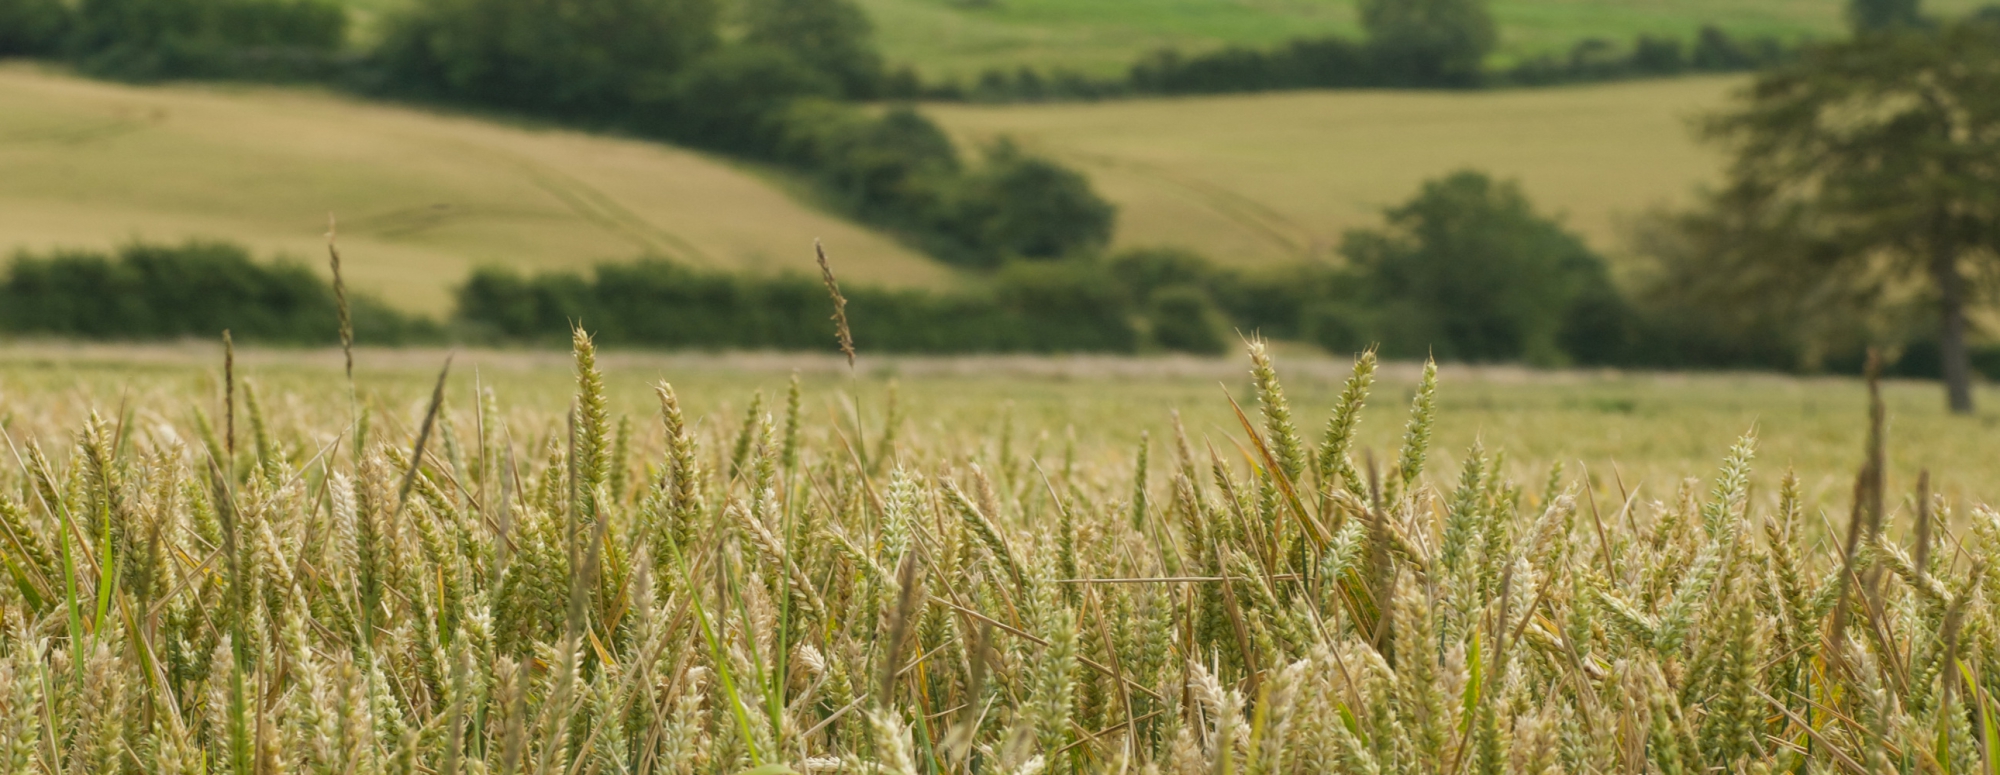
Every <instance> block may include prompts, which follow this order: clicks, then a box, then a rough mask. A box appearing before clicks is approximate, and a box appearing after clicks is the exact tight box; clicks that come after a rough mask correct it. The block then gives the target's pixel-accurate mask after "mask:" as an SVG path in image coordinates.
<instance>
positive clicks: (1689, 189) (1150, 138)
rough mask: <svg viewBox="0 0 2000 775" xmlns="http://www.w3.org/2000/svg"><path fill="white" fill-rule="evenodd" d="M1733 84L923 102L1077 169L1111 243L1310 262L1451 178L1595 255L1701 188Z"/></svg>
mask: <svg viewBox="0 0 2000 775" xmlns="http://www.w3.org/2000/svg"><path fill="white" fill-rule="evenodd" d="M1746 84H1747V81H1745V80H1743V79H1740V78H1735V77H1700V78H1680V79H1673V80H1660V81H1644V82H1636V83H1619V84H1599V85H1591V86H1572V87H1561V88H1549V89H1520V90H1507V91H1491V92H1472V93H1462V92H1461V93H1451V92H1398V91H1333V92H1291V93H1280V94H1261V95H1244V96H1223V97H1189V98H1176V99H1145V100H1120V101H1115V102H1104V103H1091V104H1051V105H1008V106H974V105H935V106H931V107H930V108H928V109H927V110H928V112H929V113H930V115H932V116H933V117H935V118H936V119H937V120H938V121H939V122H940V123H942V124H943V125H944V126H945V127H946V128H947V129H949V130H951V131H952V133H953V134H955V135H957V136H959V137H960V138H962V139H965V140H968V141H971V142H972V143H974V144H978V143H985V142H992V141H994V140H995V139H997V138H999V137H1002V136H1007V137H1012V138H1014V139H1015V140H1016V141H1018V142H1019V143H1020V144H1022V145H1023V146H1024V147H1027V148H1031V149H1033V150H1036V151H1039V152H1042V153H1046V154H1049V155H1051V156H1053V157H1055V158H1057V159H1060V160H1062V161H1063V162H1065V163H1067V164H1071V165H1073V166H1076V167H1077V168H1079V169H1082V170H1084V171H1085V172H1087V173H1088V174H1089V175H1090V177H1091V181H1092V182H1093V183H1094V184H1096V186H1097V187H1098V190H1099V191H1100V192H1102V193H1103V194H1104V195H1105V197H1106V198H1108V199H1110V200H1111V201H1112V202H1114V203H1116V204H1117V205H1118V207H1119V228H1118V235H1117V242H1118V243H1119V244H1120V245H1130V246H1137V245H1148V246H1151V245H1177V246H1184V247H1189V248H1193V249H1195V250H1198V251H1201V252H1203V253H1205V254H1207V255H1209V256H1211V257H1213V258H1215V259H1217V260H1219V261H1223V262H1225V263H1233V264H1238V265H1255V264H1273V263H1282V262H1287V261H1294V260H1300V259H1306V260H1326V259H1328V258H1329V257H1330V256H1332V254H1333V251H1334V250H1335V249H1336V248H1338V246H1339V244H1340V238H1341V235H1342V234H1344V233H1345V232H1346V231H1347V230H1348V229H1355V228H1374V227H1378V226H1379V225H1380V224H1381V221H1382V210H1383V209H1384V208H1387V207H1389V206H1392V205H1395V204H1398V203H1401V202H1403V201H1405V200H1407V199H1409V198H1410V197H1411V196H1414V195H1415V194H1416V192H1417V189H1418V186H1419V185H1420V184H1421V183H1422V182H1423V181H1425V180H1428V179H1431V178H1436V177H1441V176H1443V175H1446V174H1448V173H1451V172H1453V171H1456V170H1458V169H1461V168H1468V167H1469V168H1473V169H1479V170H1483V171H1485V172H1488V173H1491V174H1493V175H1495V176H1499V177H1503V178H1515V179H1518V180H1520V182H1521V185H1522V187H1523V188H1524V189H1525V190H1526V191H1527V193H1528V196H1529V197H1530V198H1531V199H1532V200H1533V202H1534V203H1535V206H1536V207H1538V208H1540V209H1541V210H1542V211H1544V212H1547V213H1552V214H1556V215H1559V216H1562V217H1563V218H1564V219H1565V221H1566V223H1567V225H1568V226H1569V228H1571V229H1573V230H1575V231H1577V232H1578V233H1580V234H1582V235H1583V236H1584V237H1585V238H1586V239H1587V240H1588V241H1589V242H1590V243H1591V245H1592V246H1593V247H1595V248H1596V249H1598V250H1599V251H1602V252H1607V253H1617V252H1619V251H1620V250H1621V249H1622V248H1624V246H1625V245H1626V243H1627V234H1626V225H1627V224H1628V223H1629V222H1630V220H1631V219H1632V218H1633V217H1636V216H1639V215H1642V214H1644V213H1645V212H1646V211H1648V210H1650V209H1653V208H1656V207H1668V206H1674V205H1686V204H1689V203H1691V202H1692V200H1693V196H1694V194H1695V193H1696V191H1697V190H1698V189H1699V188H1700V187H1701V186H1703V185H1705V184H1709V183H1711V182H1713V181H1715V180H1717V179H1718V178H1719V175H1720V173H1721V171H1722V165H1723V163H1724V160H1723V156H1722V154H1721V153H1720V151H1719V149H1716V148H1712V147H1709V146H1705V145H1702V144H1701V143H1699V142H1697V141H1696V139H1695V137H1694V133H1693V131H1692V130H1693V126H1692V124H1693V122H1694V121H1696V120H1697V119H1699V118H1700V117H1701V116H1703V115H1704V114H1707V113H1711V112H1714V111H1718V110H1721V109H1722V108H1724V107H1725V106H1726V105H1727V104H1728V97H1729V95H1730V94H1731V92H1732V91H1734V90H1735V89H1737V88H1739V87H1741V86H1743V85H1746Z"/></svg>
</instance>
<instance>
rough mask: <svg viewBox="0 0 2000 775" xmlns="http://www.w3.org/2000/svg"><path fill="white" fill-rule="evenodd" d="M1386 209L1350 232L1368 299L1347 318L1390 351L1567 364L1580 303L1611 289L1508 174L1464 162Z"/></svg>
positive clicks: (1596, 265) (1590, 258)
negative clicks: (1383, 220) (1375, 222)
mask: <svg viewBox="0 0 2000 775" xmlns="http://www.w3.org/2000/svg"><path fill="white" fill-rule="evenodd" d="M1388 220H1389V228H1388V229H1387V230H1384V231H1366V230H1357V231H1352V232H1348V234H1347V236H1346V238H1345V239H1344V240H1343V241H1342V243H1341V248H1340V252H1341V254H1342V255H1344V256H1345V257H1346V258H1347V260H1348V261H1349V262H1350V264H1351V265H1352V267H1353V269H1354V271H1355V272H1356V273H1357V274H1358V275H1359V277H1358V280H1359V281H1360V283H1361V284H1362V286H1363V287H1364V289H1365V290H1364V291H1363V293H1362V294H1361V296H1360V298H1361V299H1363V300H1365V302H1366V303H1365V305H1350V306H1349V310H1351V312H1352V313H1353V314H1356V315H1359V316H1361V317H1362V319H1360V320H1348V321H1340V322H1342V324H1343V325H1347V326H1352V327H1353V328H1354V329H1355V330H1358V331H1361V332H1364V333H1366V334H1368V335H1370V336H1371V338H1374V339H1376V340H1379V341H1381V343H1382V346H1383V348H1384V351H1385V352H1387V353H1389V354H1391V355H1397V356H1420V355H1423V354H1424V352H1425V351H1427V350H1428V351H1432V352H1435V353H1436V354H1437V355H1438V356H1439V357H1441V358H1453V359H1461V360H1470V361H1499V360H1527V361H1529V362H1533V363H1544V364H1549V363H1559V362H1562V361H1563V360H1566V359H1567V355H1566V354H1565V353H1564V351H1563V348H1562V344H1563V340H1564V339H1565V338H1566V337H1565V331H1564V325H1565V323H1566V322H1568V321H1569V320H1570V319H1571V318H1572V316H1571V307H1572V305H1573V304H1574V302H1576V301H1577V300H1578V299H1580V298H1585V297H1586V294H1587V292H1590V291H1593V290H1597V289H1599V288H1607V289H1608V280H1607V279H1606V276H1605V272H1604V265H1603V261H1602V259H1600V258H1598V257H1597V255H1596V254H1594V253H1592V252H1590V249H1589V248H1588V247H1586V246H1585V245H1584V244H1583V241H1582V240H1580V239H1578V238H1577V237H1576V236H1575V235H1573V234H1570V233H1569V232H1567V231H1564V230H1563V228H1562V227H1561V225H1559V224H1557V223H1556V222H1555V221H1552V220H1550V219H1548V218H1546V217H1543V216H1542V215H1540V214H1538V213H1536V212H1535V210H1534V208H1533V206H1531V205H1530V204H1529V203H1528V198H1527V195H1526V194H1523V193H1522V192H1521V187H1520V186H1519V185H1517V184H1515V183H1513V182H1510V181H1494V180H1493V179H1492V178H1489V177H1487V176H1486V175H1484V174H1482V173H1479V172H1475V171H1471V170H1464V171H1460V172H1456V173H1453V174H1451V175H1449V176H1446V177H1444V178H1442V179H1439V180H1432V181H1429V182H1426V183H1425V184H1424V185H1423V189H1422V190H1421V191H1419V192H1418V193H1417V195H1416V196H1415V197H1414V198H1412V199H1411V200H1410V201H1409V202H1407V203H1404V204H1402V205H1400V206H1398V207H1395V208H1392V209H1390V210H1389V212H1388ZM1329 324H1330V321H1325V320H1322V321H1319V323H1318V324H1317V325H1318V326H1319V327H1322V328H1325V327H1327V326H1328V325H1329Z"/></svg>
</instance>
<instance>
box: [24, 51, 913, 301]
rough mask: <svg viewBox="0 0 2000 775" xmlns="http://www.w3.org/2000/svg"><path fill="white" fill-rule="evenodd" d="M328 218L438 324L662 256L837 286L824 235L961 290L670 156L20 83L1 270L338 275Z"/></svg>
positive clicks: (847, 261)
mask: <svg viewBox="0 0 2000 775" xmlns="http://www.w3.org/2000/svg"><path fill="white" fill-rule="evenodd" d="M328 212H333V213H336V214H338V216H339V218H340V223H341V227H340V233H341V243H342V245H343V247H344V253H345V256H346V261H347V265H348V267H349V269H348V272H349V277H350V278H351V282H353V283H354V284H355V285H357V286H358V287H361V288H364V289H367V290H371V291H374V292H376V293H379V294H381V295H382V296H383V297H385V298H387V299H388V300H390V301H391V302H394V303H396V304H399V305H401V306H404V307H408V308H411V309H417V310H425V311H432V312H438V311H443V310H444V309H445V308H446V307H447V305H448V295H447V293H448V290H449V288H450V287H451V285H452V284H453V283H456V282H458V281H459V280H461V279H462V278H463V277H464V276H465V274H466V272H467V270H469V269H470V268H472V267H473V266H475V265H478V264H482V263H499V264H507V265H513V266H520V267H525V268H530V269H533V268H558V267H566V268H573V267H578V266H582V265H587V264H590V263H594V262H597V261H600V260H606V259H620V260H623V259H629V258H632V257H634V256H637V255H640V254H654V255H663V256H669V257H672V258H675V259H678V260H681V261H685V262H687V263H689V264H693V265H697V266H706V267H715V268H730V269H745V270H753V271H765V272H770V271H778V270H780V269H781V268H790V269H795V270H798V271H802V272H803V271H809V270H811V271H816V270H814V269H813V266H812V261H811V245H812V240H813V239H814V238H815V237H821V238H824V239H825V240H826V241H827V243H828V244H829V245H830V246H832V248H833V249H834V251H835V253H836V255H837V256H838V257H839V258H840V263H841V269H842V272H843V276H844V277H845V278H850V279H852V280H854V281H859V282H873V283H885V284H893V285H922V286H931V285H939V284H949V283H951V282H952V279H951V278H952V276H951V274H950V272H949V270H947V269H944V268H942V267H941V265H939V264H937V263H935V262H933V261H930V260H929V259H928V258H926V257H924V256H923V255H921V254H919V253H916V252H913V251H911V250H909V249H907V248H904V247H902V246H900V245H899V244H897V243H896V242H894V241H892V240H891V239H889V238H887V237H886V236H883V235H881V234H878V233H874V232H871V231H868V230H866V229H863V228H861V227H857V226H855V225H853V224H851V223H849V222H847V221H844V220H841V219H839V218H837V217H834V216H831V215H828V214H825V213H821V212H817V211H814V210H812V209H810V208H808V207H806V206H804V205H801V204H800V203H799V202H798V201H795V200H794V199H793V198H792V197H790V196H788V195H787V194H786V193H785V192H784V191H782V190H781V189H780V188H779V187H777V186H774V185H772V184H771V182H769V181H767V180H764V179H760V178H759V177H757V176H756V175H754V174H750V173H748V172H746V171H744V170H742V169H738V168H736V167H733V166H731V165H729V164H726V163H723V162H720V161H718V160H716V159H714V158H711V157H707V156H703V155H700V154H695V153H691V152H687V151H683V150H679V149H675V148H672V147H669V146H665V145H660V144H656V143H646V142H638V141H630V140H621V139H614V138H605V137H595V136H589V135H584V134H580V133H575V132H567V131H550V130H538V129H530V128H519V127H512V126H506V125H502V124H496V123H490V122H484V121H479V120H475V119H470V118H462V117H448V116H440V115H436V114H432V113H427V112H423V111H419V110H412V109H406V108H399V107H393V106H385V105H381V104H373V103H367V102H362V101H356V100H352V99H346V98H341V97H337V96H330V95H326V94H321V93H315V92H309V91H299V90H284V89H272V88H246V87H195V86H175V87H146V88H140V87H131V86H123V85H117V84H111V83H104V82H98V81H89V80H84V79H80V78H76V77H72V76H67V75H59V74H53V73H50V72H47V71H43V70H38V69H34V68H30V67H26V66H6V67H0V254H5V253H7V252H10V251H12V250H14V249H16V248H21V247H29V248H38V249H39V248H48V247H55V246H108V245H110V244H112V243H116V242H119V241H122V240H127V239H132V238H135V237H141V238H146V239H152V240H171V239H181V238H184V237H195V236H207V237H219V238H225V239H230V240H235V241H239V242H243V243H246V244H248V245H250V246H252V247H253V248H255V249H256V250H258V251H259V252H260V253H270V252H277V251H282V252H285V253H288V254H290V255H294V256H298V257H301V258H303V259H305V260H308V261H311V262H313V263H315V264H317V263H318V262H320V261H322V260H323V258H322V256H323V255H324V250H325V248H324V247H323V245H324V243H323V241H322V239H321V234H322V233H323V232H325V230H326V217H327V213H328Z"/></svg>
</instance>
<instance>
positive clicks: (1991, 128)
mask: <svg viewBox="0 0 2000 775" xmlns="http://www.w3.org/2000/svg"><path fill="white" fill-rule="evenodd" d="M1707 134H1708V135H1709V136H1710V137H1711V138H1714V139H1716V140H1718V141H1720V142H1722V143H1723V144H1725V145H1726V146H1727V147H1728V148H1729V149H1730V150H1731V151H1732V152H1733V156H1734V161H1733V163H1732V164H1731V166H1730V170H1729V182H1728V185H1727V186H1726V187H1725V188H1724V189H1723V190H1721V191H1719V192H1717V193H1716V194H1715V195H1714V197H1713V200H1712V202H1711V204H1712V207H1711V210H1712V211H1713V212H1712V213H1711V214H1710V215H1709V216H1707V217H1706V218H1705V219H1704V220H1703V223H1704V224H1705V226H1704V228H1707V229H1709V230H1710V231H1711V232H1712V233H1716V234H1723V235H1724V236H1725V238H1723V239H1718V240H1716V241H1715V246H1716V247H1717V248H1718V249H1716V250H1712V251H1709V252H1708V253H1707V254H1706V255H1705V256H1703V257H1700V258H1698V259H1696V260H1697V261H1698V262H1699V265H1698V266H1693V267H1686V268H1684V270H1683V271H1684V272H1685V273H1686V274H1687V275H1689V276H1690V277H1700V278H1706V279H1705V281H1704V282H1705V284H1706V285H1707V287H1708V288H1709V289H1710V290H1712V291H1713V292H1714V293H1716V294H1719V295H1721V294H1726V295H1730V296H1733V297H1737V298H1749V299H1754V300H1755V301H1757V302H1758V303H1759V304H1762V305H1766V306H1770V305H1782V306H1785V307H1787V308H1788V309H1790V310H1792V311H1793V313H1794V314H1798V315H1800V316H1818V317H1820V318H1822V320H1820V321H1819V330H1820V331H1823V332H1824V331H1832V330H1837V329H1842V328H1848V329H1851V328H1852V327H1853V321H1854V320H1856V319H1858V318H1861V317H1862V316H1863V315H1872V316H1874V318H1875V319H1877V320H1881V319H1885V318H1887V317H1893V315H1894V313H1895V312H1897V311H1898V310H1899V309H1909V308H1912V307H1915V308H1921V309H1928V310H1930V312H1931V313H1932V314H1933V318H1932V319H1933V320H1935V326H1936V328H1935V335H1936V337H1937V340H1938V342H1939V347H1940V348H1941V356H1942V363H1943V377H1944V379H1945V382H1946V384H1947V387H1948V395H1949V399H1950V404H1951V408H1952V409H1953V410H1954V411H1958V412H1969V411H1971V409H1972V392H1971V371H1970V365H1969V361H1968V345H1967V341H1966V340H1967V337H1968V335H1969V332H1968V321H1967V314H1966V311H1967V308H1968V307H1970V306H1972V305H1974V304H1976V303H1977V302H1978V301H1980V291H1981V290H1982V289H1983V288H1987V287H1989V285H1990V284H1989V283H1988V282H1986V281H1988V280H1991V279H1992V278H1994V277H1995V275H1996V270H2000V255H1996V253H1995V249H1996V246H2000V232H1996V224H2000V25H1996V24H1993V23H1989V22H1974V21H1969V22H1962V23H1957V24H1953V25H1949V26H1946V27H1943V28H1940V29H1937V30H1905V31H1889V32H1880V33H1874V34H1868V35H1862V36H1857V37H1856V38H1855V39H1853V40H1850V41H1844V42H1840V43H1834V44H1830V45H1826V46H1821V47H1817V48H1814V49H1812V50H1811V51H1809V52H1808V53H1807V55H1806V56H1805V57H1804V58H1802V59H1801V60H1800V61H1798V62H1796V63H1794V64H1791V65H1787V66H1784V67H1781V68H1779V69H1776V70H1773V71H1771V72H1769V73H1767V74H1765V75H1763V76H1761V77H1759V78H1758V80H1757V81H1756V83H1755V84H1754V85H1752V86H1751V87H1750V88H1749V89H1748V90H1747V91H1745V92H1744V93H1743V94H1742V95H1741V97H1740V101H1739V105H1738V106H1737V108H1736V109H1735V110H1733V111H1731V112H1729V113H1727V114H1725V115H1722V116H1719V117H1716V118H1715V119H1714V120H1712V121H1711V122H1710V123H1709V124H1708V126H1707ZM1808 322H1809V321H1808Z"/></svg>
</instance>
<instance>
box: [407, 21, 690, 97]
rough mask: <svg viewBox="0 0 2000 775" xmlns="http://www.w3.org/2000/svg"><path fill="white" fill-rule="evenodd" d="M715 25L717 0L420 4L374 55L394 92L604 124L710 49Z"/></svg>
mask: <svg viewBox="0 0 2000 775" xmlns="http://www.w3.org/2000/svg"><path fill="white" fill-rule="evenodd" d="M716 25H717V16H716V4H715V0H590V1H589V2H578V0H420V1H419V2H417V3H415V4H414V5H413V7H412V8H411V9H410V10H409V11H407V12H405V13H403V14H401V15H400V16H398V17H396V18H395V19H394V20H393V21H392V22H391V24H390V28H389V31H388V33H387V34H386V35H385V36H384V40H383V43H382V45H381V47H380V49H379V51H378V52H377V57H378V58H379V59H380V60H381V61H382V63H383V64H384V66H385V70H386V71H387V81H388V83H390V84H392V86H393V88H397V89H403V90H411V91H418V92H428V93H429V96H438V97H447V98H452V99H460V100H467V101H471V102H477V103H482V104H486V105H494V106H500V107H506V108H513V109H519V110H530V111H536V112H543V113H557V114H561V115H564V116H567V117H592V118H602V117H606V116H611V115H615V114H618V113H620V112H622V111H624V110H625V109H626V107H627V106H628V105H629V103H630V100H631V98H632V96H633V94H634V92H635V90H637V89H639V88H640V86H641V85H644V84H647V83H658V82H660V81H662V80H664V79H667V78H669V77H670V76H671V75H672V74H674V73H676V72H678V71H680V70H681V69H683V68H685V67H686V66H687V65H688V63H690V62H692V61H694V60H695V59H696V58H698V57H700V56H701V55H702V54H704V53H706V52H707V51H708V50H710V49H711V48H713V47H714V46H715V45H716V42H717V37H716V29H717V26H716Z"/></svg>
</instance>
